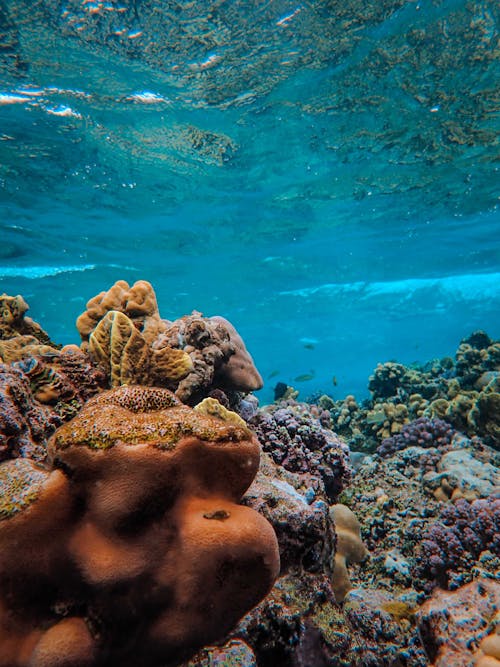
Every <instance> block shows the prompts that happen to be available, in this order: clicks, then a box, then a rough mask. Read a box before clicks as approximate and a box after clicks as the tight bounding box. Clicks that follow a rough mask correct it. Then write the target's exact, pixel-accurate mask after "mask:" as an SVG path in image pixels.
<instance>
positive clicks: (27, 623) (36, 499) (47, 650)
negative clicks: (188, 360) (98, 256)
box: [0, 386, 279, 667]
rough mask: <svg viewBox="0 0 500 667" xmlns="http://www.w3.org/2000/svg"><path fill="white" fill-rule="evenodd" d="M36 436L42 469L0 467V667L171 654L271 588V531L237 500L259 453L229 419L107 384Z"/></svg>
mask: <svg viewBox="0 0 500 667" xmlns="http://www.w3.org/2000/svg"><path fill="white" fill-rule="evenodd" d="M222 416H223V415H222ZM48 448H49V454H50V462H51V466H50V468H49V469H40V468H37V467H36V466H35V465H34V464H33V463H32V462H31V461H29V460H27V459H17V460H12V461H7V462H5V463H4V464H3V465H2V466H1V467H0V485H1V487H2V488H1V491H2V493H1V497H2V506H1V508H0V509H2V511H1V512H0V518H2V519H3V520H2V521H1V522H0V665H1V666H2V667H14V666H15V667H18V666H19V667H24V666H25V665H26V666H28V665H29V666H30V667H42V666H46V665H47V666H48V665H50V666H51V667H52V666H53V665H56V664H57V665H61V666H63V665H64V666H65V667H66V666H68V667H69V666H70V665H71V666H73V665H97V664H120V665H137V664H141V665H162V664H166V663H170V662H175V661H179V659H180V658H182V657H187V656H188V655H189V653H190V652H194V651H195V650H196V649H197V648H198V647H200V646H202V645H204V644H206V643H209V642H210V641H213V640H215V639H217V638H219V637H221V636H223V635H224V634H225V633H226V632H227V631H228V630H229V629H230V628H231V627H232V626H233V625H234V624H235V623H236V622H237V621H238V619H239V618H240V617H241V616H242V615H243V614H244V613H245V612H246V611H247V610H248V609H250V608H251V607H252V606H254V605H255V604H256V603H257V602H258V601H259V600H260V599H261V598H262V597H263V596H264V595H265V594H266V593H267V592H268V591H269V589H270V588H271V586H272V584H273V582H274V579H275V578H276V576H277V574H278V570H279V556H278V546H277V542H276V537H275V534H274V532H273V530H272V528H271V526H270V525H269V523H268V522H267V521H266V520H265V519H264V518H263V517H262V516H260V515H259V514H257V512H254V511H253V510H251V509H250V508H249V507H245V506H242V505H239V504H237V503H238V502H239V500H240V499H241V496H242V495H243V493H244V492H245V490H246V489H247V487H248V486H249V484H250V483H251V481H252V479H253V477H254V476H255V473H256V471H257V468H258V464H259V445H258V443H257V441H256V439H255V436H253V434H252V433H251V431H249V430H248V428H247V427H246V425H245V424H244V422H243V421H242V420H240V421H238V420H235V421H233V420H231V419H226V420H224V419H222V418H221V416H219V417H218V418H216V417H213V416H209V415H207V414H205V413H204V410H203V409H200V410H198V411H195V410H192V409H191V408H189V407H187V406H185V405H183V404H182V403H181V402H180V401H179V400H178V399H177V398H176V397H175V396H174V394H172V393H171V392H170V391H168V390H166V389H161V388H145V387H138V386H130V387H119V388H117V389H114V390H110V391H107V392H103V393H101V394H99V395H97V396H95V397H94V398H92V399H90V400H89V401H88V402H87V403H86V405H85V406H84V407H83V409H82V410H81V411H80V413H79V414H78V415H77V417H75V418H74V419H73V420H72V421H70V422H68V423H67V424H65V425H63V426H62V427H60V428H59V429H58V430H57V431H56V432H55V433H54V435H53V436H52V438H51V440H50V441H49V445H48ZM64 656H66V657H64Z"/></svg>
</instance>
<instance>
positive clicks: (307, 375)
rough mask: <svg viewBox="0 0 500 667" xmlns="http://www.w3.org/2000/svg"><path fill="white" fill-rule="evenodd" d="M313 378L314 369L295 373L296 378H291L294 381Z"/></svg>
mask: <svg viewBox="0 0 500 667" xmlns="http://www.w3.org/2000/svg"><path fill="white" fill-rule="evenodd" d="M313 378H314V371H311V372H310V373H303V374H302V375H297V377H296V378H293V381H294V382H307V381H308V380H312V379H313Z"/></svg>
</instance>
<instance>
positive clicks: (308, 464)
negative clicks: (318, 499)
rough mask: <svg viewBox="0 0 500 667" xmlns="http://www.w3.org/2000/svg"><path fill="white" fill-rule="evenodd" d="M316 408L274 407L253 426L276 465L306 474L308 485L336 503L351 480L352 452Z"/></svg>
mask: <svg viewBox="0 0 500 667" xmlns="http://www.w3.org/2000/svg"><path fill="white" fill-rule="evenodd" d="M315 409H316V406H311V405H308V404H301V403H294V404H290V405H287V404H282V405H279V406H272V407H270V408H268V409H267V410H259V412H258V413H257V414H256V415H255V416H254V417H252V419H251V420H250V422H249V423H250V425H251V427H252V428H253V430H254V431H255V433H256V434H257V437H258V439H259V441H260V443H261V445H262V447H263V449H264V451H266V452H269V453H270V454H271V456H272V458H273V460H274V461H275V463H277V464H278V465H281V466H283V467H284V468H285V469H286V470H289V471H291V472H295V473H298V474H300V475H303V476H304V482H305V484H306V485H310V486H311V487H312V488H313V489H314V490H315V491H319V492H323V493H325V494H326V496H327V497H328V499H329V500H330V501H331V502H336V500H337V498H338V496H339V494H340V493H341V491H342V490H343V489H344V488H345V487H346V486H347V485H348V484H349V481H350V478H351V469H350V466H349V454H348V449H347V446H346V445H345V443H344V442H343V441H342V440H341V439H340V438H339V437H338V436H337V435H336V434H335V433H334V432H333V431H331V430H330V429H328V428H325V427H324V426H323V425H322V424H321V422H320V419H319V417H317V416H315V415H314V414H313V412H314V410H315Z"/></svg>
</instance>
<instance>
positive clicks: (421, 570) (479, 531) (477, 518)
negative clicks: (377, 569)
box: [414, 495, 500, 589]
mask: <svg viewBox="0 0 500 667" xmlns="http://www.w3.org/2000/svg"><path fill="white" fill-rule="evenodd" d="M485 552H490V553H491V554H492V556H493V555H496V556H499V555H500V497H495V496H493V495H491V496H489V497H488V498H482V499H479V500H474V501H473V502H468V501H466V500H465V499H463V498H459V499H458V500H457V501H456V502H455V503H454V504H452V505H446V506H445V507H444V508H443V510H442V512H441V513H440V515H439V517H438V519H437V520H436V521H435V522H434V523H432V524H431V525H430V526H429V527H428V528H427V529H426V531H425V532H424V534H423V535H422V542H421V544H420V547H419V552H418V558H417V564H416V565H415V568H414V574H415V575H416V578H418V579H420V580H423V581H424V582H425V583H424V584H423V585H424V588H427V589H429V588H430V587H432V586H436V585H439V586H441V588H450V589H455V588H458V586H460V585H461V584H463V583H464V581H466V580H467V579H468V577H469V576H470V571H471V568H472V567H473V566H474V565H475V563H476V562H477V560H478V559H479V556H480V554H483V553H485ZM426 580H427V582H426Z"/></svg>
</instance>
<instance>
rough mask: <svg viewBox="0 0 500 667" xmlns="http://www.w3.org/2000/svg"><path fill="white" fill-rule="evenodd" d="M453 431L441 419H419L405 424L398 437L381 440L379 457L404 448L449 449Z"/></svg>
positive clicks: (378, 451)
mask: <svg viewBox="0 0 500 667" xmlns="http://www.w3.org/2000/svg"><path fill="white" fill-rule="evenodd" d="M454 432H455V431H454V429H453V428H452V427H451V426H450V425H449V424H448V423H447V422H445V421H443V420H442V419H429V418H428V417H419V418H418V419H415V420H414V421H412V422H410V423H409V424H405V425H404V426H403V428H402V429H401V432H400V433H399V434H398V435H394V436H391V437H389V438H385V439H384V440H382V444H381V445H380V447H378V448H377V454H379V455H380V456H391V454H394V452H396V451H398V449H404V448H405V447H412V446H416V447H441V448H443V447H450V445H451V441H452V438H453V434H454Z"/></svg>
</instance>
